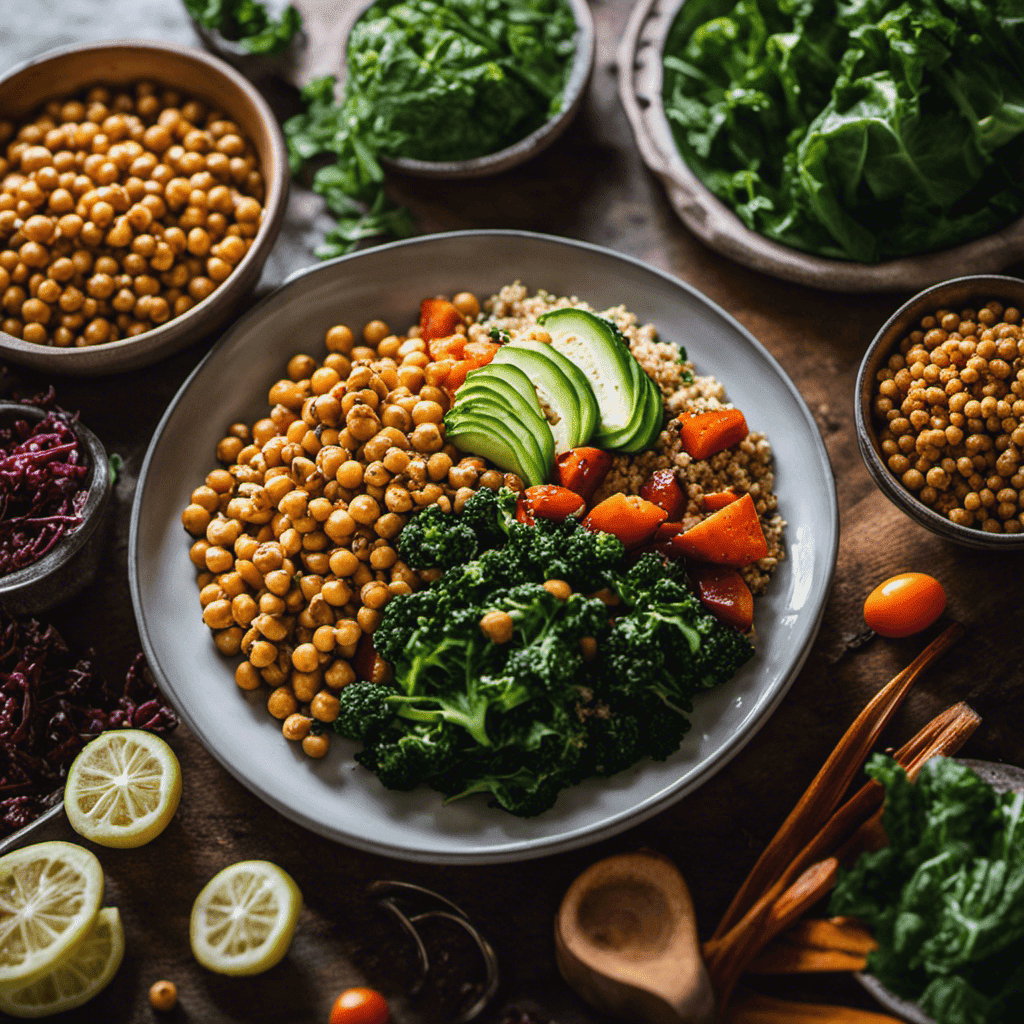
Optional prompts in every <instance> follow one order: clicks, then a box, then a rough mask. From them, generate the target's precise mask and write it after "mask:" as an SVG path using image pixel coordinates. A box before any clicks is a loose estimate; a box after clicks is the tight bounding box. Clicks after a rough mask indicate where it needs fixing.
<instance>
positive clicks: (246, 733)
mask: <svg viewBox="0 0 1024 1024" xmlns="http://www.w3.org/2000/svg"><path fill="white" fill-rule="evenodd" d="M453 268H457V269H453ZM517 279H519V280H522V281H523V282H524V283H525V284H526V285H527V286H528V287H529V288H530V289H533V290H536V289H540V288H544V289H547V290H548V291H550V292H552V293H554V294H556V295H575V296H578V297H580V298H581V299H586V300H587V301H589V302H590V303H591V304H592V305H594V306H595V308H597V309H605V308H607V307H609V306H613V305H617V304H619V303H625V304H626V305H627V307H628V308H630V309H631V310H633V311H634V312H635V313H636V314H637V316H638V317H640V319H641V320H642V321H644V322H652V323H654V324H656V325H657V327H658V328H659V330H660V331H661V337H662V338H663V339H664V340H667V341H676V342H679V343H682V344H685V345H686V347H687V349H688V350H689V354H690V357H691V358H692V359H693V360H694V361H695V362H696V363H697V366H698V368H699V370H700V372H702V373H709V374H714V375H715V376H716V377H718V379H719V380H721V381H722V382H723V384H724V385H725V387H726V388H727V390H728V393H729V396H730V398H731V399H732V400H733V401H734V402H735V403H736V405H737V406H739V407H740V408H742V409H743V411H744V413H745V414H746V417H747V420H748V422H749V423H750V424H751V427H752V428H753V429H756V430H764V431H765V433H766V434H767V435H768V437H769V438H770V440H771V442H772V444H773V446H774V450H775V472H776V491H777V494H778V499H779V510H780V512H781V514H782V515H783V516H784V517H785V519H786V520H787V522H788V527H787V530H786V537H785V542H786V557H785V559H784V560H783V561H782V562H781V564H780V566H779V569H778V572H777V574H776V576H775V579H774V580H773V581H772V585H771V587H770V588H769V590H768V593H767V595H766V596H765V597H763V598H760V599H759V600H758V602H757V610H756V612H755V618H756V621H757V634H758V650H757V654H756V656H755V657H754V659H753V660H752V661H751V662H749V663H748V664H747V665H746V666H744V668H743V669H742V670H741V671H740V673H739V674H738V675H737V676H736V677H735V679H733V680H732V681H730V682H729V683H727V684H725V685H724V686H722V687H720V688H718V689H716V690H714V691H712V692H709V693H707V694H702V695H700V696H699V697H698V698H697V699H696V700H695V702H694V703H695V705H696V710H695V712H694V714H693V716H692V721H693V728H692V729H691V731H690V733H689V734H688V735H687V737H686V740H685V742H684V743H683V746H682V748H681V749H680V750H679V752H678V753H676V754H675V755H673V756H672V757H671V758H669V759H668V760H667V761H665V762H662V763H654V762H644V763H641V764H639V765H636V766H634V767H632V768H630V769H628V770H626V771H624V772H622V773H620V774H619V775H616V776H615V777H614V778H611V779H608V780H597V779H594V780H590V781H588V782H586V783H585V784H583V785H581V786H577V787H574V788H572V789H569V790H566V791H565V792H563V793H562V794H561V795H560V796H559V799H558V802H557V804H556V805H555V807H554V808H553V809H552V810H551V811H548V812H547V813H545V814H543V815H541V816H539V817H537V818H533V819H520V818H515V817H513V816H511V815H509V814H507V813H505V812H503V811H500V810H494V809H491V808H489V807H487V805H486V802H485V800H484V799H483V798H478V797H473V798H470V799H468V800H463V801H458V802H456V803H452V804H448V805H447V806H446V805H444V804H442V800H441V797H440V796H439V795H438V794H437V793H435V792H433V791H432V790H428V789H425V788H420V789H418V790H416V791H414V792H411V793H398V792H392V791H389V790H386V789H384V788H383V786H381V784H380V783H379V782H378V781H377V779H375V778H374V777H373V776H372V775H370V774H369V773H367V772H365V771H364V770H363V769H360V768H357V767H356V765H355V763H354V761H353V757H352V754H353V752H354V750H355V749H356V747H355V744H352V743H349V742H347V741H342V740H340V739H338V738H335V739H334V740H332V743H331V749H330V751H329V753H328V756H327V757H326V758H325V759H324V760H323V761H319V762H312V761H310V760H309V759H308V758H306V757H305V756H304V755H303V754H302V753H301V752H299V751H298V750H297V748H296V747H295V746H294V745H293V744H289V743H287V742H286V741H285V740H283V739H282V737H281V729H280V725H279V724H278V723H277V722H275V721H273V720H272V719H271V718H270V717H269V715H268V714H267V710H266V694H264V693H253V694H246V693H244V692H243V691H241V690H240V689H239V688H238V687H237V686H236V685H235V683H234V679H233V672H234V665H233V663H232V662H231V661H229V660H226V659H224V658H221V657H220V655H218V654H217V652H216V649H215V647H214V645H213V643H212V641H211V639H210V633H209V630H207V628H206V627H205V626H204V625H203V623H202V619H201V617H200V607H199V601H198V591H197V589H196V583H195V571H194V567H193V565H192V563H191V561H190V560H189V556H188V552H189V545H190V540H189V538H188V536H187V535H186V534H185V533H184V531H183V530H182V528H181V519H180V516H181V510H182V509H183V508H184V507H185V506H186V505H187V504H188V503H189V500H190V498H189V495H190V494H191V492H192V490H193V489H194V488H195V487H196V486H198V485H199V484H200V483H202V481H203V479H204V478H205V476H206V473H207V472H208V471H209V470H210V469H211V468H213V467H214V466H215V465H216V460H215V457H214V448H215V446H216V444H217V441H218V440H219V439H220V438H221V437H222V436H223V433H224V430H225V428H226V427H227V426H228V424H230V423H232V422H235V421H239V420H242V421H245V422H253V421H254V420H255V419H257V418H259V417H262V416H264V415H266V408H267V406H266V398H267V389H268V388H269V386H270V385H271V384H272V383H273V382H274V381H276V380H278V379H279V378H280V376H281V373H282V370H283V368H284V366H285V365H286V363H287V360H288V359H289V358H290V357H291V356H292V355H293V354H294V353H296V352H308V353H310V354H312V355H313V356H314V357H320V358H322V354H323V352H324V348H323V337H324V332H325V331H326V329H327V328H328V327H329V326H331V325H333V324H336V323H347V324H349V325H351V326H352V327H353V328H355V329H356V330H358V329H359V328H360V327H361V326H362V325H363V324H365V323H366V322H367V321H368V320H370V319H373V318H377V317H380V318H382V319H384V320H385V321H387V322H388V323H390V324H391V325H392V326H393V327H394V328H395V329H398V330H403V329H404V328H405V327H406V325H408V324H410V323H413V322H414V321H415V319H416V316H417V310H418V308H419V302H420V299H421V298H422V297H423V296H425V295H436V294H438V293H442V294H445V293H446V294H451V293H452V292H453V291H461V290H463V289H468V290H470V291H473V292H474V293H475V294H477V295H478V296H479V297H480V298H481V299H483V298H485V297H486V296H488V295H490V294H492V293H494V292H495V291H497V290H498V289H499V288H500V287H501V286H502V285H504V284H507V283H509V282H512V281H515V280H517ZM225 381H230V382H232V383H231V385H230V386H228V387H226V386H225ZM210 410H214V413H213V414H212V415H211V413H210ZM838 533H839V531H838V517H837V511H836V497H835V486H834V482H833V479H832V472H831V469H830V467H829V463H828V458H827V456H826V454H825V448H824V445H823V443H822V440H821V437H820V435H819V433H818V430H817V427H816V426H815V425H814V421H813V419H812V417H811V415H810V413H809V411H808V409H807V407H806V405H805V404H804V402H803V400H802V399H801V397H800V395H799V394H798V392H797V391H796V389H795V388H794V386H793V384H792V383H791V382H790V381H789V379H788V378H787V377H786V376H785V374H784V372H783V371H782V369H781V368H780V367H779V365H778V363H776V362H775V360H774V359H772V357H771V356H770V355H769V354H768V353H767V352H766V351H765V349H763V348H762V347H761V346H760V345H759V344H758V343H757V341H756V340H755V339H754V338H753V337H752V336H751V335H750V334H749V333H748V332H747V331H746V330H745V329H744V328H743V327H741V326H740V324H738V323H737V322H736V321H735V320H733V319H732V318H731V317H730V316H728V315H727V314H726V313H724V312H723V311H722V310H721V309H719V308H718V307H717V306H715V305H714V304H713V303H711V302H709V301H708V300H707V299H705V298H704V296H702V295H701V294H700V293H699V292H697V291H696V290H694V289H693V288H691V287H690V286H689V285H686V284H683V283H682V282H680V281H678V280H677V279H675V278H673V277H669V276H668V275H667V274H664V273H662V272H660V271H657V270H653V269H651V268H650V267H647V266H645V265H644V264H642V263H640V262H638V261H636V260H634V259H631V258H629V257H626V256H620V255H619V254H617V253H614V252H611V251H610V250H608V249H602V248H599V247H597V246H593V245H587V244H584V243H582V242H572V241H568V240H565V239H559V238H551V237H548V236H545V235H533V234H527V233H525V232H516V231H466V232H456V233H454V234H448V235H433V236H424V237H420V238H415V239H411V240H409V241H406V242H401V243H395V244H393V245H387V246H381V247H379V248H376V249H370V250H367V251H365V252H361V253H357V254H354V255H352V256H343V257H340V258H339V259H337V260H333V261H330V262H328V263H324V264H321V265H319V266H317V267H314V268H311V269H309V270H305V271H300V272H299V273H297V274H295V275H293V276H292V277H291V278H290V279H289V280H288V281H287V282H286V283H285V284H284V285H283V286H282V287H281V288H280V289H278V291H276V292H275V293H274V294H273V295H271V296H269V297H268V298H266V299H264V300H263V302H261V303H260V304H259V305H258V306H257V307H256V308H255V309H253V310H251V311H250V312H249V313H248V314H247V315H246V316H245V317H244V318H243V319H242V320H240V321H239V322H238V323H237V324H235V326H234V327H233V328H232V329H231V330H230V331H229V332H228V334H227V335H226V336H225V337H224V338H223V339H222V341H221V342H220V343H219V344H218V345H217V347H216V348H215V349H214V350H213V351H212V352H211V353H210V354H209V355H208V356H207V357H206V359H205V360H204V362H203V363H202V364H201V365H200V366H199V368H198V369H197V370H196V371H195V372H194V373H193V375H192V377H191V378H190V379H189V380H188V381H187V382H186V383H185V385H184V386H183V387H182V389H181V391H180V392H179V393H178V395H177V397H176V398H175V399H174V401H173V402H172V403H171V405H170V406H169V408H168V410H167V412H166V413H165V415H164V418H163V420H162V421H161V423H160V425H159V427H158V428H157V431H156V434H155V436H154V440H153V443H152V444H151V446H150V449H149V452H148V454H147V456H146V461H145V465H144V466H143V469H142V473H141V475H140V478H139V485H138V489H137V492H136V499H135V507H134V509H133V512H132V525H131V537H130V541H129V558H128V562H129V578H130V583H131V591H132V600H133V603H134V606H135V614H136V618H137V619H138V623H139V628H140V633H141V637H142V643H143V646H144V647H145V650H146V654H147V657H148V659H149V664H150V666H151V667H152V669H153V671H154V672H155V674H156V676H157V678H158V680H159V682H160V686H161V688H162V690H163V692H164V693H165V694H166V695H167V697H168V698H169V699H170V700H171V702H172V703H173V704H174V706H175V708H176V709H177V710H178V711H179V712H180V714H181V715H182V717H183V718H184V719H185V721H186V722H187V723H188V725H189V727H190V728H191V729H192V730H193V731H194V732H195V733H196V735H198V737H199V738H200V740H201V741H202V742H203V743H204V744H205V745H206V747H207V748H208V749H209V751H210V752H211V753H212V754H213V756H214V757H216V758H218V759H219V760H220V761H221V763H222V764H223V765H224V766H225V767H226V768H227V769H228V770H229V771H231V772H232V773H233V774H234V775H235V776H236V777H237V778H238V779H239V781H241V782H242V784H243V785H246V786H248V787H249V788H250V789H252V790H253V791H254V792H255V793H257V794H258V795H259V796H260V797H261V798H262V799H264V800H266V801H267V802H268V803H269V804H271V805H272V806H273V807H275V808H277V809H278V810H279V811H281V812H282V813H283V814H285V815H287V816H288V817H290V818H292V819H294V820H295V821H298V822H300V823H301V824H303V825H305V826H306V827H308V828H310V829H313V830H314V831H316V832H320V833H321V834H323V835H326V836H329V837H331V838H334V839H337V840H339V841H341V842H345V843H348V844H350V845H352V846H356V847H359V848H362V849H366V850H370V851H374V852H377V853H383V854H387V855H391V856H398V857H403V858H406V859H412V860H422V861H431V862H437V863H487V862H497V861H509V860H518V859H523V858H527V857H536V856H540V855H542V854H546V853H554V852H556V851H560V850H566V849H570V848H573V847H576V846H580V845H583V844H586V843H591V842H594V841H596V840H598V839H601V838H604V837H606V836H610V835H613V834H615V833H617V832H620V831H622V830H623V829H625V828H627V827H629V826H631V825H634V824H636V823H638V822H640V821H642V820H644V819H645V818H648V817H650V816H651V815H652V814H656V813H657V812H658V811H661V810H663V809H665V808H666V807H668V806H669V805H670V804H672V803H674V802H675V801H677V800H678V799H680V797H682V796H684V795H685V794H686V793H688V792H690V791H691V790H693V789H695V788H696V787H697V786H699V785H701V783H703V782H705V781H706V780H707V779H708V778H710V777H711V776H712V775H713V774H714V773H715V772H716V771H718V770H719V769H720V768H721V767H722V766H723V765H724V764H725V763H726V762H727V761H728V760H729V759H730V758H731V757H732V756H733V755H735V754H736V752H737V751H739V750H740V749H741V748H742V747H743V745H744V744H745V743H746V742H747V741H748V740H749V739H750V738H751V736H753V735H754V733H755V732H756V731H757V729H758V728H759V727H760V726H761V725H762V724H763V723H764V722H765V720H766V719H767V717H768V716H769V715H770V714H771V712H772V710H773V709H774V708H775V707H776V706H777V705H778V703H779V702H780V701H781V700H782V698H783V696H784V695H785V693H786V691H787V689H788V688H789V686H790V684H791V683H792V682H793V680H794V679H795V677H796V674H797V672H798V671H799V669H800V666H801V665H802V663H803V661H804V658H805V657H806V655H807V652H808V650H809V648H810V645H811V643H812V641H813V639H814V636H815V634H816V633H817V629H818V624H819V621H820V617H821V614H822V610H823V608H824V603H825V597H826V595H827V593H828V589H829V586H830V583H831V579H832V572H833V569H834V566H835V556H836V547H837V544H838Z"/></svg>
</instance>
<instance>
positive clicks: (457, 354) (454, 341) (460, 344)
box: [427, 334, 466, 363]
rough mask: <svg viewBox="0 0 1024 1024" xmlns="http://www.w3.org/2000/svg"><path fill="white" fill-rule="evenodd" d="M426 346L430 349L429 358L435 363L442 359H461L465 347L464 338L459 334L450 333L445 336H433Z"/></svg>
mask: <svg viewBox="0 0 1024 1024" xmlns="http://www.w3.org/2000/svg"><path fill="white" fill-rule="evenodd" d="M427 348H428V349H429V350H430V358H431V359H433V360H434V362H435V363H436V362H440V361H441V360H442V359H462V358H463V355H464V352H465V348H466V339H465V337H464V336H463V335H461V334H452V335H449V336H448V337H447V338H433V339H432V340H431V341H429V342H428V343H427Z"/></svg>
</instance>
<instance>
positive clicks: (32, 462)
mask: <svg viewBox="0 0 1024 1024" xmlns="http://www.w3.org/2000/svg"><path fill="white" fill-rule="evenodd" d="M31 404H33V405H35V404H41V405H43V404H46V402H45V399H41V400H38V401H37V402H33V403H31ZM73 423H74V417H73V416H72V415H71V414H70V413H67V412H64V411H63V410H62V409H57V408H52V409H50V410H49V411H47V413H46V415H45V417H44V418H43V419H41V420H39V421H38V422H35V423H31V422H29V421H28V420H16V421H15V423H14V424H13V426H11V427H8V428H4V429H0V575H7V574H8V573H12V572H15V571H17V570H18V569H24V568H25V566H27V565H31V564H32V563H33V562H37V561H39V559H40V558H42V557H43V555H45V554H46V553H47V552H49V551H51V550H52V549H53V547H54V545H55V544H56V543H57V542H58V541H59V540H60V539H61V537H63V536H65V535H66V534H68V533H70V532H72V531H73V530H75V529H77V528H78V527H79V526H80V525H81V523H82V509H83V508H84V507H85V502H86V499H87V498H88V496H89V491H88V488H87V487H86V486H85V479H86V477H87V476H88V475H89V467H88V459H87V456H86V453H85V452H84V451H83V450H82V449H81V447H80V446H79V444H78V436H77V435H76V434H75V431H74V429H73V428H72V424H73Z"/></svg>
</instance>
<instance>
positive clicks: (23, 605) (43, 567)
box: [0, 402, 112, 615]
mask: <svg viewBox="0 0 1024 1024" xmlns="http://www.w3.org/2000/svg"><path fill="white" fill-rule="evenodd" d="M45 415H46V413H45V412H43V411H42V410H41V409H37V408H36V407H35V406H31V405H21V404H20V403H18V402H0V426H3V427H7V426H10V425H11V424H12V423H14V422H15V421H16V420H28V421H29V422H38V421H39V420H41V419H42V418H43V417H44V416H45ZM73 428H74V431H75V433H76V434H77V435H78V443H79V446H80V447H81V448H82V450H83V451H84V452H85V453H86V456H87V457H88V460H89V475H88V476H87V477H86V487H88V489H89V496H88V498H86V502H85V507H84V508H83V509H82V523H81V525H80V526H79V527H78V529H76V530H74V531H73V532H72V533H68V534H65V536H64V537H62V538H61V539H60V540H59V541H58V542H57V544H56V545H55V546H54V547H53V548H52V549H51V550H50V551H49V552H47V553H46V554H45V555H44V556H43V557H42V558H40V559H39V561H38V562H33V563H32V564H31V565H27V566H26V567H25V568H24V569H19V570H18V571H17V572H12V573H9V574H8V575H7V576H0V605H3V607H4V608H5V609H6V610H7V611H9V612H12V613H13V614H15V615H26V614H34V613H36V612H42V611H45V610H46V609H47V608H52V607H54V605H58V604H60V603H61V602H63V601H67V600H68V599H69V598H72V597H74V596H75V595H76V594H77V593H79V591H81V590H83V589H84V588H85V587H87V586H88V585H89V584H90V583H91V582H92V580H93V578H94V577H95V576H96V570H97V568H98V567H99V562H100V555H101V553H102V550H103V534H104V531H103V530H102V529H101V528H100V527H101V525H102V523H103V521H104V518H105V516H104V513H105V512H106V509H107V505H108V503H109V501H110V492H111V490H112V481H111V479H110V465H109V463H108V462H107V453H106V450H105V449H104V447H103V445H102V444H100V441H99V438H97V437H96V435H95V434H94V433H93V432H92V431H91V430H88V429H87V428H86V427H83V426H82V424H81V423H78V422H75V423H74V424H73Z"/></svg>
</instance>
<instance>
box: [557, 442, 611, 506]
mask: <svg viewBox="0 0 1024 1024" xmlns="http://www.w3.org/2000/svg"><path fill="white" fill-rule="evenodd" d="M555 466H556V468H557V470H558V482H559V483H560V484H561V485H562V486H563V487H568V488H569V490H570V491H575V492H576V493H577V494H578V495H579V496H580V497H581V498H582V499H583V500H584V501H586V502H589V501H590V499H591V498H592V497H593V496H594V491H596V490H597V489H598V487H600V486H601V484H602V483H603V481H604V478H605V477H606V476H607V475H608V470H609V469H611V468H612V455H611V452H603V451H601V449H600V448H573V449H572V450H571V451H568V452H562V454H561V455H559V456H558V458H557V459H555Z"/></svg>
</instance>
